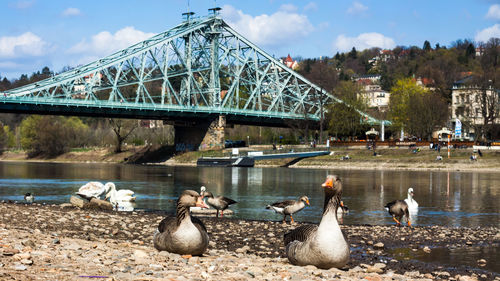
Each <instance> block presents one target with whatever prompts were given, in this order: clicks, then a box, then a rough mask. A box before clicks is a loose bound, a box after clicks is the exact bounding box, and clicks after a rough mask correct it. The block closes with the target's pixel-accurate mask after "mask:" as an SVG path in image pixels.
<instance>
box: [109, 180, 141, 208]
mask: <svg viewBox="0 0 500 281" xmlns="http://www.w3.org/2000/svg"><path fill="white" fill-rule="evenodd" d="M109 184H110V186H111V189H110V191H109V192H108V194H106V197H105V200H106V199H108V198H109V202H111V204H113V205H118V202H123V201H125V202H132V201H135V198H136V197H134V192H133V191H132V190H129V189H121V190H116V186H115V184H114V183H112V182H109Z"/></svg>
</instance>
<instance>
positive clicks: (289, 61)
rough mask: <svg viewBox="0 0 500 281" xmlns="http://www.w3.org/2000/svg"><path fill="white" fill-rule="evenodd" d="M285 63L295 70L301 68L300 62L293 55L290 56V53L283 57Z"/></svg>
mask: <svg viewBox="0 0 500 281" xmlns="http://www.w3.org/2000/svg"><path fill="white" fill-rule="evenodd" d="M281 62H282V63H283V64H284V65H286V66H288V68H291V69H293V70H296V69H297V68H299V63H298V62H297V61H295V60H293V59H292V57H291V56H290V54H288V56H287V57H286V58H285V59H283V60H282V61H281Z"/></svg>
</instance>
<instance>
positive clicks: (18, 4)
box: [9, 0, 35, 10]
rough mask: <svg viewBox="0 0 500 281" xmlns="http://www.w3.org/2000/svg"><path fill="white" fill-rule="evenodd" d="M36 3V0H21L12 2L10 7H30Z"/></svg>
mask: <svg viewBox="0 0 500 281" xmlns="http://www.w3.org/2000/svg"><path fill="white" fill-rule="evenodd" d="M33 4H35V0H31V1H27V0H19V1H16V2H13V3H10V5H9V6H10V7H13V8H15V9H20V10H22V9H29V8H31V6H33Z"/></svg>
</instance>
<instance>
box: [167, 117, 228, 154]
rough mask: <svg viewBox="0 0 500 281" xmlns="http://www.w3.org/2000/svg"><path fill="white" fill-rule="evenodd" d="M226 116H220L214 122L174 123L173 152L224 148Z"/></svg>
mask: <svg viewBox="0 0 500 281" xmlns="http://www.w3.org/2000/svg"><path fill="white" fill-rule="evenodd" d="M225 127H226V116H224V115H220V116H219V117H218V118H216V119H215V120H208V121H197V122H195V123H189V124H188V123H185V124H179V123H177V122H176V123H174V128H175V150H176V151H196V150H213V149H222V148H224V141H225V140H224V129H225Z"/></svg>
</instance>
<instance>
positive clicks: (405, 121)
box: [389, 78, 448, 139]
mask: <svg viewBox="0 0 500 281" xmlns="http://www.w3.org/2000/svg"><path fill="white" fill-rule="evenodd" d="M447 108H448V106H447V103H446V102H445V101H444V99H443V98H442V97H441V96H440V95H439V94H436V93H434V92H431V91H429V90H427V89H425V88H423V87H421V86H419V85H417V84H416V83H415V81H414V80H413V79H411V78H405V79H400V80H398V81H396V85H395V86H394V87H393V88H392V89H391V98H390V101H389V116H390V118H391V120H392V122H393V126H394V128H396V129H397V130H400V129H404V130H406V131H407V132H408V133H410V134H412V135H414V136H417V137H421V138H428V139H430V138H431V137H432V132H433V130H434V129H435V127H436V126H438V125H442V124H444V123H445V122H446V118H447V112H448V109H447Z"/></svg>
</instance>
